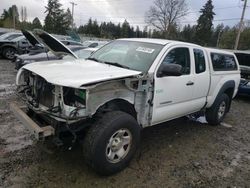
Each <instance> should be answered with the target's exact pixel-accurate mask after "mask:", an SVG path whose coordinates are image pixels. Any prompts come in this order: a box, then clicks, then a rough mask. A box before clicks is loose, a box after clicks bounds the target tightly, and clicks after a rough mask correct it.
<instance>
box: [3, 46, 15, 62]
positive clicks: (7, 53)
mask: <svg viewBox="0 0 250 188" xmlns="http://www.w3.org/2000/svg"><path fill="white" fill-rule="evenodd" d="M16 52H17V51H16V49H15V48H10V47H7V48H4V49H3V57H4V58H6V59H9V60H12V59H14V58H15V54H16Z"/></svg>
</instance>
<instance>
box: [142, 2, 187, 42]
mask: <svg viewBox="0 0 250 188" xmlns="http://www.w3.org/2000/svg"><path fill="white" fill-rule="evenodd" d="M187 11H188V8H187V4H186V0H155V1H154V5H153V6H151V7H150V9H149V10H148V11H147V12H146V14H145V21H146V23H148V24H149V25H152V26H154V27H155V28H157V29H158V30H160V31H161V32H162V33H163V34H164V35H165V37H168V35H169V34H170V31H171V27H173V26H174V25H176V22H177V21H178V20H179V19H180V18H182V17H184V16H185V15H187Z"/></svg>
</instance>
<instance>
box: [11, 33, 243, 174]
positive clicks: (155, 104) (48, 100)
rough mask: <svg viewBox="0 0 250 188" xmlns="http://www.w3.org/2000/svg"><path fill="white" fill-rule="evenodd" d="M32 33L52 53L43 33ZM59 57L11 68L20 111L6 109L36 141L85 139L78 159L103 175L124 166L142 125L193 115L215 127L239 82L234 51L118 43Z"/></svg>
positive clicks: (157, 41)
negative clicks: (67, 57)
mask: <svg viewBox="0 0 250 188" xmlns="http://www.w3.org/2000/svg"><path fill="white" fill-rule="evenodd" d="M35 35H36V36H37V37H39V38H40V39H41V41H43V43H47V45H48V48H49V49H50V50H51V51H54V49H55V46H54V45H52V44H51V43H52V42H50V38H48V37H47V34H46V32H44V31H37V32H36V33H35ZM61 53H69V54H72V56H73V57H75V60H71V61H68V60H61V61H52V62H37V63H33V64H29V65H26V66H24V67H22V68H21V69H20V70H19V71H18V73H17V78H16V84H17V86H18V89H20V91H21V92H22V93H23V94H22V96H23V97H22V98H25V101H26V108H23V109H22V108H20V107H18V106H17V105H16V104H11V110H12V111H13V112H14V114H15V115H16V116H17V117H19V119H20V120H21V121H22V122H23V124H24V125H25V126H26V127H27V128H29V129H30V132H31V133H33V134H34V135H35V137H36V138H37V139H38V140H42V139H45V137H50V138H51V139H54V140H56V141H57V142H56V143H57V144H58V145H62V144H63V143H64V141H63V135H65V133H68V134H67V135H70V136H69V138H70V139H71V143H75V142H76V140H77V138H80V137H78V136H84V141H83V143H82V144H83V150H84V151H83V154H84V157H85V162H86V163H87V164H88V165H89V166H90V167H92V168H93V169H94V170H95V171H96V172H98V173H100V174H102V175H111V174H114V173H116V172H119V171H121V170H122V169H124V168H125V167H127V166H128V164H129V162H130V161H131V159H132V158H133V156H134V154H135V152H136V150H137V148H138V146H139V142H140V131H141V129H142V128H146V127H150V126H154V125H157V124H159V123H163V122H166V121H170V120H173V119H176V118H179V117H182V116H186V115H189V114H194V113H196V114H197V115H198V114H205V115H206V120H207V122H208V123H209V124H210V125H214V126H215V125H219V124H220V123H221V122H222V121H223V119H224V117H225V115H226V114H227V112H229V110H230V106H231V101H232V99H233V98H234V97H235V95H236V93H237V91H238V86H239V83H240V69H239V65H238V61H237V58H236V56H235V55H234V54H233V53H231V52H227V51H223V50H216V49H208V48H204V47H202V46H199V45H195V44H190V43H183V42H178V41H170V40H160V39H119V40H115V41H112V42H110V43H109V44H107V45H105V46H104V47H102V48H100V49H99V50H97V51H96V52H94V53H93V54H92V55H91V56H90V57H89V58H88V59H87V60H84V59H77V57H76V56H75V55H74V54H73V52H71V51H70V50H69V49H66V48H64V49H62V50H61ZM21 92H20V93H21ZM27 109H28V111H29V113H28V114H26V111H24V110H27ZM29 114H33V115H31V116H29ZM32 118H33V119H32ZM39 119H42V120H43V122H45V123H40V122H39V121H38V120H39Z"/></svg>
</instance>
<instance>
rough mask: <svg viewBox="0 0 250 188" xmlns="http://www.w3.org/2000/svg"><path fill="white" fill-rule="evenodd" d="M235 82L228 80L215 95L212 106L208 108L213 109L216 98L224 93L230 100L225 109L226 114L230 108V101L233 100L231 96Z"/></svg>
mask: <svg viewBox="0 0 250 188" xmlns="http://www.w3.org/2000/svg"><path fill="white" fill-rule="evenodd" d="M235 85H236V84H235V81H234V80H229V81H227V82H225V83H224V84H223V85H222V87H221V88H220V90H219V92H218V93H217V95H216V97H215V98H214V100H213V102H212V103H211V104H212V105H211V106H210V107H213V106H214V104H215V103H216V101H217V100H218V98H219V97H220V96H221V95H222V94H223V93H224V94H226V95H228V97H229V99H230V103H229V107H228V109H227V112H228V111H229V109H230V107H231V100H232V98H233V94H234V91H235Z"/></svg>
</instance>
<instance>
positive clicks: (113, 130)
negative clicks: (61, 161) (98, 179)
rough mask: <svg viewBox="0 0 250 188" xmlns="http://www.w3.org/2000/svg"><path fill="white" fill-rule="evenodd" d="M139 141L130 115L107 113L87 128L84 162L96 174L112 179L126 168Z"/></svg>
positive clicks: (135, 125) (137, 126) (118, 112)
mask: <svg viewBox="0 0 250 188" xmlns="http://www.w3.org/2000/svg"><path fill="white" fill-rule="evenodd" d="M139 141H140V126H139V125H138V123H137V121H136V120H135V119H134V117H132V116H131V115H129V114H127V113H125V112H121V111H113V112H108V113H105V114H103V115H102V117H100V118H98V120H97V121H96V123H95V124H94V125H92V126H91V127H90V129H89V130H88V132H87V135H86V137H85V140H84V144H83V150H84V156H85V160H86V162H87V164H88V165H90V166H91V167H92V168H93V169H94V170H95V171H96V172H97V173H99V174H101V175H111V174H114V173H116V172H119V171H121V170H123V169H124V168H125V167H127V166H128V164H129V162H130V161H131V159H132V157H133V156H134V154H135V152H136V149H137V148H138V145H139Z"/></svg>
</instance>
